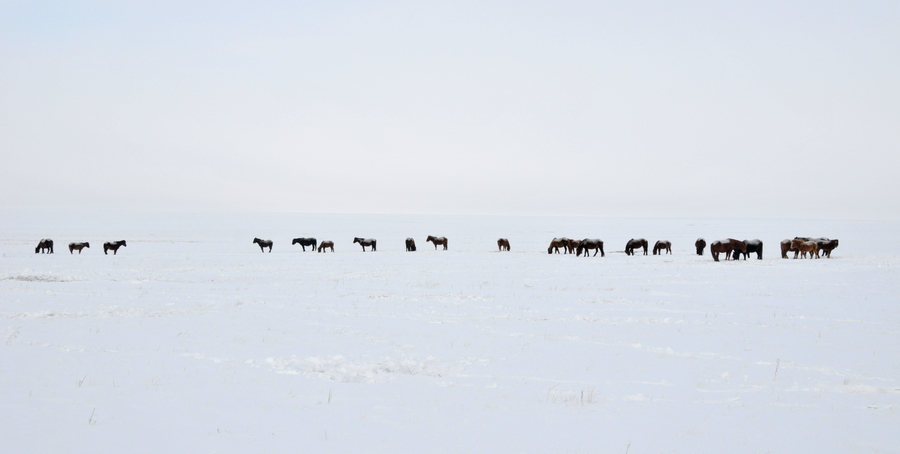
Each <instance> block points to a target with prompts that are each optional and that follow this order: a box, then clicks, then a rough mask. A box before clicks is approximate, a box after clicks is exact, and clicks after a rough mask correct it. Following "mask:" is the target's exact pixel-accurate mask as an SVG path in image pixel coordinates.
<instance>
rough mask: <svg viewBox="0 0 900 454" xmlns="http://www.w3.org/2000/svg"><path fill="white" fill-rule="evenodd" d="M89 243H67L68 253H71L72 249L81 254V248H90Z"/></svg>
mask: <svg viewBox="0 0 900 454" xmlns="http://www.w3.org/2000/svg"><path fill="white" fill-rule="evenodd" d="M90 247H91V245H90V244H88V243H69V254H73V253H74V252H73V251H78V253H79V254H81V250H82V249H84V248H88V249H90Z"/></svg>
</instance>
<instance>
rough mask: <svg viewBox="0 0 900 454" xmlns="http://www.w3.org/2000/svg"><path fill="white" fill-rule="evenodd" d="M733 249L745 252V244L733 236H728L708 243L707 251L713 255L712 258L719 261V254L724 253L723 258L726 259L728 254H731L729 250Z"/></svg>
mask: <svg viewBox="0 0 900 454" xmlns="http://www.w3.org/2000/svg"><path fill="white" fill-rule="evenodd" d="M735 249H738V250H740V251H741V252H743V253H746V252H747V245H746V244H744V242H743V241H738V240H736V239H734V238H728V239H727V240H717V241H713V242H712V243H711V244H710V245H709V253H710V254H711V255H712V256H713V260H715V261H717V262H718V261H719V254H721V253H723V252H724V253H725V260H728V256H729V255H731V252H732V251H734V250H735Z"/></svg>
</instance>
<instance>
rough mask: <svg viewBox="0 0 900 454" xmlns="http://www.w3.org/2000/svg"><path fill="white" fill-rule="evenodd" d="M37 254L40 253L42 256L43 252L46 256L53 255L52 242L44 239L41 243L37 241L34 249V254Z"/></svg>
mask: <svg viewBox="0 0 900 454" xmlns="http://www.w3.org/2000/svg"><path fill="white" fill-rule="evenodd" d="M38 252H40V253H41V254H43V253H45V252H46V253H47V254H52V253H53V240H51V239H50V238H44V239H42V240H41V241H39V242H38V245H37V247H36V248H34V253H35V254H37V253H38Z"/></svg>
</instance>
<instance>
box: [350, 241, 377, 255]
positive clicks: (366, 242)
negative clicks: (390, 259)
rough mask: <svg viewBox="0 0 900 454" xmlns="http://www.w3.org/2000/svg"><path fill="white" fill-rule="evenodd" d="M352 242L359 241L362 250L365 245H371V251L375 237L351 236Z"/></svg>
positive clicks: (373, 249) (373, 247) (373, 250)
mask: <svg viewBox="0 0 900 454" xmlns="http://www.w3.org/2000/svg"><path fill="white" fill-rule="evenodd" d="M353 242H354V243H359V245H360V246H362V248H363V252H366V246H372V252H375V239H374V238H353Z"/></svg>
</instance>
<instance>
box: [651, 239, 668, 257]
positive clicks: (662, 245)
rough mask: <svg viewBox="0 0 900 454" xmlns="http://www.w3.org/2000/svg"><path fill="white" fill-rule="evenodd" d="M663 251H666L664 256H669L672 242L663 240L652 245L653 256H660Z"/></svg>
mask: <svg viewBox="0 0 900 454" xmlns="http://www.w3.org/2000/svg"><path fill="white" fill-rule="evenodd" d="M663 250H665V251H666V254H671V253H672V242H671V241H665V240H659V241H657V242H656V244H654V245H653V255H656V254H659V255H662V253H663Z"/></svg>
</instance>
